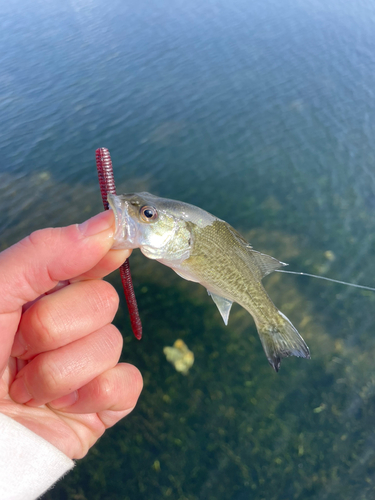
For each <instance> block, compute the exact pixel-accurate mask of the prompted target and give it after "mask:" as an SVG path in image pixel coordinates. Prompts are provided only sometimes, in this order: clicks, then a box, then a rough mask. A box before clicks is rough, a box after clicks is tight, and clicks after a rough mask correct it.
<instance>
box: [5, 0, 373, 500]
mask: <svg viewBox="0 0 375 500" xmlns="http://www.w3.org/2000/svg"><path fill="white" fill-rule="evenodd" d="M0 27H1V29H0V68H1V69H0V117H1V121H0V144H1V156H0V158H1V159H0V209H1V214H2V216H1V218H0V229H1V235H2V236H1V248H5V247H6V246H8V245H9V244H11V243H13V242H15V241H17V240H18V239H20V238H21V237H23V236H25V235H26V234H28V233H29V232H30V231H32V230H34V229H37V228H40V227H45V226H47V225H63V224H69V223H72V222H79V221H82V220H84V219H85V218H86V217H88V216H89V215H92V214H94V213H96V212H98V211H100V210H101V202H100V196H99V191H98V186H97V179H96V170H95V149H96V148H97V147H101V146H105V147H108V148H109V150H110V151H111V154H112V159H113V163H114V166H115V175H116V181H117V184H118V191H124V192H126V191H127V192H132V191H137V190H148V191H150V192H153V193H154V194H157V195H160V196H165V197H171V198H176V199H181V200H183V201H187V202H190V203H193V204H196V205H198V206H201V207H202V208H205V209H206V210H208V211H210V212H212V213H214V214H215V215H217V216H218V217H220V218H222V219H225V220H227V221H228V222H230V223H231V224H232V225H233V226H234V227H235V228H236V229H238V230H239V231H241V232H242V233H243V234H244V235H245V236H246V237H247V238H248V239H249V240H250V241H251V243H252V244H253V246H254V248H256V249H258V250H260V251H263V252H267V253H270V254H271V255H273V256H275V257H277V258H279V259H280V260H283V261H286V262H289V264H290V269H293V270H299V271H306V272H313V273H322V274H324V275H328V276H331V277H333V278H336V279H341V280H345V281H352V282H356V283H362V284H366V285H369V286H375V276H374V274H375V273H374V271H375V264H374V262H375V260H374V256H375V241H374V240H375V236H374V235H375V221H374V216H373V213H374V209H375V140H374V138H375V126H374V116H375V101H374V99H375V91H374V89H375V55H374V54H375V29H374V27H375V6H374V5H373V4H372V2H365V1H362V2H355V3H349V2H339V1H333V0H326V1H323V0H304V1H302V0H301V1H299V0H285V1H283V2H276V1H274V0H266V1H263V2H260V1H255V2H248V1H245V0H232V1H231V2H224V1H220V0H210V1H206V2H198V1H196V0H187V1H186V0H185V1H184V2H182V1H179V0H177V1H174V2H168V1H167V0H161V1H158V2H156V1H152V0H151V1H148V2H145V1H142V0H140V1H139V2H129V1H120V0H113V1H112V2H104V1H103V0H92V1H89V0H87V1H85V0H71V1H69V2H60V3H57V2H53V1H46V0H43V1H31V0H30V1H29V0H22V1H15V0H13V1H10V2H8V3H7V5H6V6H5V5H3V6H2V15H1V19H0ZM132 264H133V266H132V268H133V275H134V282H135V287H136V291H137V295H138V297H139V307H140V310H141V314H142V319H143V323H144V331H145V332H144V340H143V341H142V343H137V341H136V340H134V339H133V337H132V335H131V332H130V328H129V324H128V319H127V312H126V309H125V307H124V306H122V308H121V310H120V312H119V314H118V316H117V318H116V324H117V325H118V326H119V328H120V329H121V330H122V332H123V333H124V338H125V348H124V354H123V359H124V360H128V361H130V362H132V363H134V364H136V365H137V366H138V367H139V368H140V369H141V371H142V373H143V375H144V379H145V389H144V392H143V395H142V397H141V400H140V402H139V405H138V407H137V409H136V410H135V412H134V413H133V414H132V415H131V416H129V417H128V418H127V419H125V420H124V422H122V423H121V424H119V425H118V426H117V427H115V428H114V429H112V430H111V431H109V432H108V433H107V434H106V436H105V437H103V438H102V439H101V441H100V442H99V443H98V445H96V446H95V448H94V449H93V450H92V451H91V452H90V454H89V455H88V456H87V457H86V458H85V459H84V460H82V461H81V462H80V463H79V465H78V466H77V467H76V469H75V470H74V471H73V472H72V473H70V474H69V475H68V476H67V477H66V478H65V479H64V480H63V481H61V482H60V483H59V484H58V485H57V486H56V488H55V489H54V490H53V493H48V494H47V495H46V496H45V497H46V498H54V499H57V498H58V499H60V498H61V499H66V498H69V499H75V498H82V499H83V498H90V499H96V498H98V499H99V498H100V499H101V498H111V499H132V500H133V499H138V498H144V499H148V500H149V499H154V498H155V499H160V498H172V499H181V500H182V499H189V500H190V499H191V500H193V499H194V500H195V499H204V500H206V499H215V500H218V499H223V500H224V499H229V498H231V499H232V498H233V499H237V500H240V499H248V498H251V499H259V500H260V499H267V500H271V499H275V500H280V499H290V498H301V499H302V498H303V499H305V498H313V499H319V500H320V499H336V498H337V499H350V500H351V499H353V498H363V499H367V498H369V499H370V498H373V496H374V493H375V486H374V485H375V451H374V450H375V430H374V429H375V427H374V422H375V377H374V368H373V359H374V356H375V342H374V338H375V336H374V327H375V315H374V305H375V294H373V293H371V292H364V291H359V290H355V289H351V288H345V287H340V286H339V285H334V284H330V283H326V282H322V281H320V282H319V281H313V280H310V279H309V278H302V277H292V276H287V275H279V274H277V275H274V276H270V277H268V278H266V279H265V286H266V288H267V290H268V291H269V293H270V295H271V297H272V298H273V299H274V301H275V303H276V304H277V305H278V307H280V309H281V310H282V311H283V312H284V313H285V314H286V315H287V316H288V317H289V318H290V319H291V320H292V321H293V323H294V324H295V325H296V326H297V328H298V329H299V331H300V332H301V334H302V335H303V337H304V338H305V339H306V341H307V343H308V345H309V347H310V350H311V354H312V359H311V361H306V360H301V359H288V360H285V361H284V362H283V364H282V368H281V372H280V373H279V374H278V375H276V374H275V373H273V372H272V370H271V369H270V368H269V366H268V364H267V361H266V359H265V356H264V354H263V351H262V348H261V346H260V342H259V340H258V338H257V334H256V331H255V327H254V324H253V322H252V319H251V317H250V316H249V315H248V314H247V313H245V312H244V311H243V310H241V309H240V308H239V307H234V308H233V312H232V314H231V318H230V321H229V325H228V327H225V326H224V325H223V324H222V322H221V318H220V316H219V314H218V312H217V310H216V309H215V306H214V304H213V303H212V301H211V299H210V298H209V297H207V295H206V292H205V290H204V289H203V288H202V287H199V286H198V285H196V284H192V283H187V282H184V281H182V280H181V279H180V278H178V277H177V276H175V275H174V273H172V272H171V271H170V270H168V269H166V268H164V267H162V266H161V265H158V264H156V263H153V262H150V261H147V260H146V259H145V258H143V257H142V256H139V255H136V252H135V253H134V256H133V257H132ZM111 281H112V282H113V283H114V284H115V285H116V286H118V285H119V283H118V278H117V277H115V276H113V277H111ZM177 338H182V339H183V340H184V341H185V342H186V343H187V344H188V346H189V347H190V349H192V350H193V351H194V354H195V359H196V362H195V365H194V366H193V368H192V369H191V371H190V373H189V375H188V376H186V377H184V376H183V375H181V374H179V373H177V372H175V371H174V369H173V367H172V366H171V365H170V364H169V363H167V361H166V360H165V357H164V354H163V351H162V349H163V347H164V346H165V345H172V344H173V342H174V340H176V339H177Z"/></svg>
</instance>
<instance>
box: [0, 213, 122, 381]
mask: <svg viewBox="0 0 375 500" xmlns="http://www.w3.org/2000/svg"><path fill="white" fill-rule="evenodd" d="M114 229H115V228H114V216H113V212H112V210H108V211H106V212H102V213H100V214H98V215H96V216H95V217H93V218H91V219H89V220H88V221H86V222H84V223H82V224H79V225H78V224H75V225H72V226H68V227H62V228H48V229H41V230H39V231H35V232H34V233H32V234H31V235H30V236H28V237H26V238H25V239H23V240H21V241H20V242H18V243H16V244H15V245H13V246H11V247H9V248H8V249H6V250H5V251H4V252H2V253H0V346H1V347H0V375H1V374H2V372H3V370H4V368H5V366H6V363H7V361H8V358H9V354H10V350H11V347H12V344H13V339H14V335H15V333H16V330H17V327H18V323H19V320H20V316H21V312H22V306H23V305H24V304H25V303H26V302H30V301H32V300H35V299H36V298H37V297H39V296H40V295H42V294H43V293H45V292H47V291H48V290H51V288H53V287H54V286H55V285H56V284H57V283H58V282H59V281H63V280H68V279H70V278H74V277H75V276H78V275H80V274H83V273H85V272H87V271H89V270H90V269H91V268H93V267H94V266H95V265H96V264H97V263H98V262H99V261H100V260H101V259H102V258H103V257H104V255H105V254H106V253H107V252H108V251H109V250H110V248H111V246H112V244H113V234H114Z"/></svg>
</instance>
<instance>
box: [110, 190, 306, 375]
mask: <svg viewBox="0 0 375 500" xmlns="http://www.w3.org/2000/svg"><path fill="white" fill-rule="evenodd" d="M108 202H109V204H110V207H111V208H112V210H113V212H114V214H115V218H116V236H115V245H114V248H140V249H141V252H142V253H143V254H144V255H145V256H146V257H148V258H149V259H154V260H157V261H159V262H161V263H162V264H164V265H166V266H168V267H171V268H172V269H173V270H174V271H175V272H176V273H177V274H178V275H179V276H181V277H182V278H185V279H186V280H189V281H194V282H197V283H200V284H201V285H203V286H204V287H205V288H206V289H207V292H208V294H209V295H210V296H211V297H212V299H213V301H214V302H215V304H216V306H217V307H218V309H219V311H220V314H221V316H222V318H223V320H224V323H225V324H228V318H229V313H230V309H231V306H232V303H233V302H237V303H238V304H240V305H241V306H242V307H244V308H245V309H246V310H247V311H248V312H249V313H250V314H251V315H252V316H253V318H254V321H255V324H256V327H257V329H258V333H259V337H260V340H261V342H262V345H263V349H264V351H265V353H266V356H267V359H268V362H269V363H270V365H271V366H272V367H273V369H274V370H275V371H276V372H277V371H278V370H279V368H280V362H281V359H282V358H285V357H287V356H298V357H302V358H310V352H309V348H308V347H307V345H306V344H305V342H304V340H303V338H302V337H301V336H300V334H299V333H298V332H297V330H296V329H295V328H294V326H293V325H292V323H291V322H290V321H289V320H288V318H287V317H286V316H284V314H283V313H282V312H280V311H279V310H278V309H277V307H276V306H275V305H274V303H273V302H272V300H271V299H270V298H269V296H268V295H267V293H266V291H265V289H264V288H263V286H262V283H261V280H262V278H263V277H264V276H267V274H269V273H271V272H272V271H275V270H277V269H280V268H281V267H283V266H285V265H286V264H284V263H283V262H280V261H278V260H277V259H274V258H273V257H270V256H269V255H265V254H262V253H260V252H257V251H255V250H253V248H252V247H251V245H250V244H249V243H248V242H247V241H246V240H245V239H244V238H243V237H242V236H241V235H240V234H239V233H238V232H237V231H236V230H235V229H233V228H232V227H231V226H230V225H229V224H228V223H226V222H224V221H223V220H220V219H218V218H217V217H215V216H214V215H211V214H209V213H208V212H206V211H204V210H202V209H201V208H198V207H195V206H193V205H190V204H188V203H183V202H181V201H175V200H168V199H166V198H159V197H157V196H154V195H152V194H150V193H132V194H125V195H121V196H115V195H112V194H110V195H108Z"/></svg>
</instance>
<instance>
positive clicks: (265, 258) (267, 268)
mask: <svg viewBox="0 0 375 500" xmlns="http://www.w3.org/2000/svg"><path fill="white" fill-rule="evenodd" d="M249 254H251V258H252V259H253V261H254V263H255V265H256V274H257V278H259V279H260V280H261V279H262V278H264V277H265V276H267V275H268V274H270V273H272V272H273V271H276V269H280V268H281V267H284V266H287V265H288V264H285V262H281V261H280V260H277V259H275V258H274V257H271V256H270V255H267V254H265V253H260V252H257V251H256V250H253V249H252V248H251V247H250V248H249Z"/></svg>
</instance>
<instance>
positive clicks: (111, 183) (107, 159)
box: [95, 148, 142, 340]
mask: <svg viewBox="0 0 375 500" xmlns="http://www.w3.org/2000/svg"><path fill="white" fill-rule="evenodd" d="M95 156H96V168H97V170H98V177H99V185H100V192H101V195H102V200H103V205H104V210H108V208H109V205H108V201H107V196H108V194H109V193H110V194H114V195H116V186H115V179H114V176H113V167H112V160H111V155H110V154H109V151H108V149H107V148H99V149H97V150H96V152H95ZM120 276H121V281H122V286H123V287H124V293H125V299H126V303H127V304H128V309H129V315H130V323H131V325H132V329H133V333H134V335H135V337H136V338H137V339H138V340H140V339H141V338H142V323H141V318H140V317H139V312H138V306H137V299H136V298H135V293H134V288H133V282H132V277H131V275H130V267H129V260H128V259H126V261H125V262H124V263H123V264H122V265H121V266H120Z"/></svg>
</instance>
